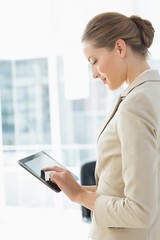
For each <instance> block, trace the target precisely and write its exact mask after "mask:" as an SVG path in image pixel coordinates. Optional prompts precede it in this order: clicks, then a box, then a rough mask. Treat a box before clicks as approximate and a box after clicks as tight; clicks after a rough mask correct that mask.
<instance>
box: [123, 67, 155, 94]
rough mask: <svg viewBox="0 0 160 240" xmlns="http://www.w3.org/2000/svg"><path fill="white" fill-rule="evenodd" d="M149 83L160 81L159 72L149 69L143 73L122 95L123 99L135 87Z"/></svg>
mask: <svg viewBox="0 0 160 240" xmlns="http://www.w3.org/2000/svg"><path fill="white" fill-rule="evenodd" d="M148 81H160V74H159V72H158V70H154V69H148V70H146V71H144V72H143V73H141V74H140V75H139V76H138V77H137V78H136V79H135V80H134V81H133V82H132V83H131V84H130V85H129V86H128V87H127V88H126V89H125V90H124V91H123V92H122V93H121V97H122V98H124V97H126V96H127V95H128V93H129V92H131V91H132V90H133V89H134V88H135V87H137V86H139V85H141V84H143V83H144V82H148Z"/></svg>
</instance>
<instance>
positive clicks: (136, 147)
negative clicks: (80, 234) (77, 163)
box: [94, 98, 158, 228]
mask: <svg viewBox="0 0 160 240" xmlns="http://www.w3.org/2000/svg"><path fill="white" fill-rule="evenodd" d="M136 101H137V102H134V103H133V99H131V101H128V100H127V101H126V104H123V105H124V106H123V107H122V108H121V110H120V111H119V113H118V114H119V115H118V121H117V133H118V136H119V139H120V143H121V154H122V156H121V157H122V177H123V180H124V183H125V188H124V197H122V198H120V197H119V198H118V197H110V196H104V195H100V196H98V197H97V199H96V201H95V204H94V218H95V220H96V223H97V225H99V226H101V227H104V228H105V227H118V228H119V227H125V228H147V227H148V226H150V225H151V224H152V223H153V221H154V219H155V216H156V212H157V208H158V146H157V145H158V144H157V142H158V140H157V138H158V137H157V129H156V123H155V118H156V117H155V112H154V107H153V106H151V103H150V101H149V103H148V104H146V105H145V106H143V107H142V108H141V107H138V108H136V106H138V105H137V104H138V102H141V101H142V102H143V101H145V100H144V98H143V100H142V99H137V100H136ZM146 102H147V100H146Z"/></svg>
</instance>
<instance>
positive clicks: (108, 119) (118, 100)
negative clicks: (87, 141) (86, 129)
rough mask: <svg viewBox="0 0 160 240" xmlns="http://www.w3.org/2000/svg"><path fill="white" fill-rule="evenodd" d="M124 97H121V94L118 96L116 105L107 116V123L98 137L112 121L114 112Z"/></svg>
mask: <svg viewBox="0 0 160 240" xmlns="http://www.w3.org/2000/svg"><path fill="white" fill-rule="evenodd" d="M122 100H123V98H122V97H121V95H120V96H119V97H118V99H117V101H116V103H115V105H114V106H113V108H112V110H111V111H110V113H109V116H108V117H107V121H106V123H105V125H103V127H102V129H101V130H100V133H99V136H98V139H99V137H100V135H101V133H102V132H103V130H104V129H105V128H106V126H107V124H108V123H109V122H110V121H111V119H112V118H113V116H114V114H115V113H116V111H117V109H118V107H119V105H120V103H121V102H122Z"/></svg>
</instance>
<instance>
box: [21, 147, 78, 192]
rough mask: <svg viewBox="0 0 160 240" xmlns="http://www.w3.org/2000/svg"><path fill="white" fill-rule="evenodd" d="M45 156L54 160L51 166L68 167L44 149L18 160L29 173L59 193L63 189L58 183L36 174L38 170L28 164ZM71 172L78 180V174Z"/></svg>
mask: <svg viewBox="0 0 160 240" xmlns="http://www.w3.org/2000/svg"><path fill="white" fill-rule="evenodd" d="M43 156H45V157H48V158H49V159H50V160H51V161H52V162H53V163H52V164H51V165H50V166H59V167H62V168H64V169H66V167H64V166H63V165H62V164H60V163H59V162H57V161H56V160H55V159H54V158H53V157H51V156H50V155H48V154H47V153H46V152H44V151H40V152H37V153H34V154H32V155H29V156H27V157H25V158H22V159H20V160H18V164H19V165H20V166H21V167H23V168H24V169H25V170H27V171H28V172H29V173H31V174H32V175H33V176H34V177H36V178H37V179H39V180H40V181H41V182H43V183H44V184H45V185H47V186H48V187H49V188H50V189H52V190H53V191H55V192H57V193H58V192H60V191H61V189H60V188H59V187H58V186H57V184H55V183H53V182H51V181H50V180H49V181H46V180H44V179H43V178H42V177H41V176H39V175H38V174H36V172H35V171H34V170H33V169H31V168H30V167H29V166H27V165H26V163H27V162H29V161H33V160H34V159H37V158H38V157H43ZM50 166H48V165H47V166H46V167H50ZM71 174H72V175H73V177H74V178H75V180H78V177H77V176H76V175H74V174H73V173H71Z"/></svg>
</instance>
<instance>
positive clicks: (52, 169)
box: [42, 166, 65, 172]
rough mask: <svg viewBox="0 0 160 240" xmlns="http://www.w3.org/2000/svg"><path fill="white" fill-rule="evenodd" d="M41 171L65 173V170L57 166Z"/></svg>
mask: <svg viewBox="0 0 160 240" xmlns="http://www.w3.org/2000/svg"><path fill="white" fill-rule="evenodd" d="M42 171H44V172H47V171H56V172H63V171H65V169H64V168H61V167H58V166H50V167H46V168H43V169H42Z"/></svg>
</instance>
